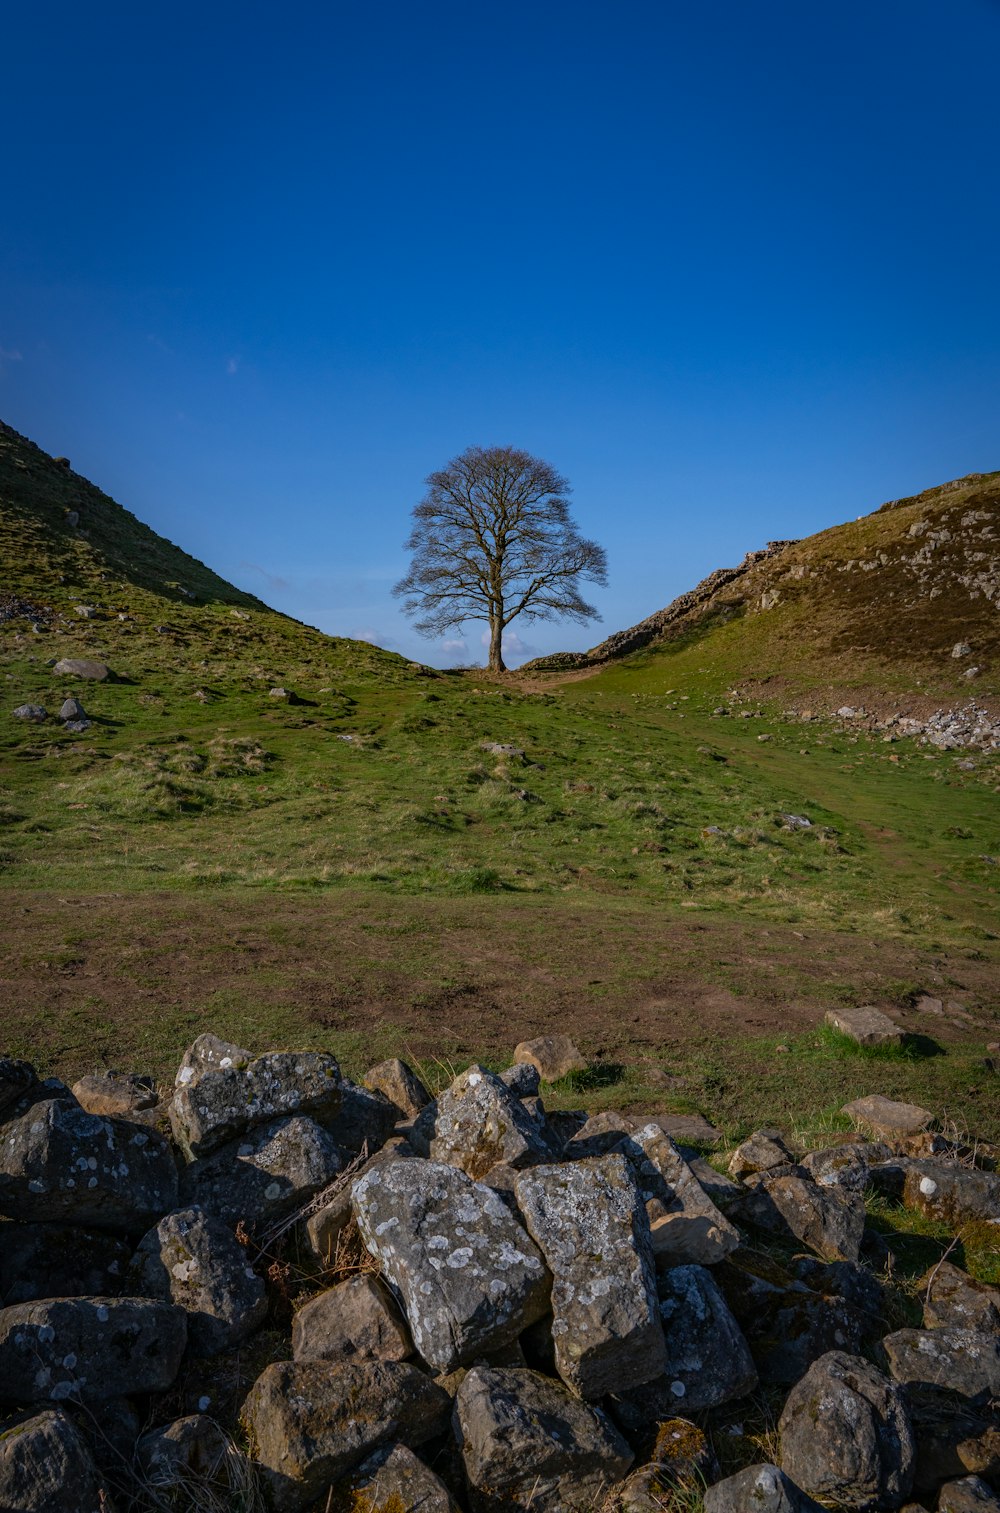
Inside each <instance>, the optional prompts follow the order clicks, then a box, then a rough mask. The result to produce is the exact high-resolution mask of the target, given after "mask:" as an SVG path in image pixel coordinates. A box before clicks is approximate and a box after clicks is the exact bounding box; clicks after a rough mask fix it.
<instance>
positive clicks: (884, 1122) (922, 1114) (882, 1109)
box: [841, 1093, 934, 1140]
mask: <svg viewBox="0 0 1000 1513" xmlns="http://www.w3.org/2000/svg"><path fill="white" fill-rule="evenodd" d="M841 1113H842V1114H846V1115H847V1117H848V1118H849V1119H852V1120H853V1121H854V1123H855V1125H856V1126H857V1127H858V1128H859V1129H863V1130H866V1131H867V1132H868V1133H869V1134H871V1135H874V1137H875V1139H876V1140H897V1139H899V1137H900V1136H901V1135H916V1134H919V1133H920V1131H921V1130H924V1129H927V1127H928V1125H930V1124H931V1123H932V1122H933V1119H934V1115H933V1114H932V1113H931V1111H930V1109H926V1108H921V1107H920V1105H919V1104H917V1103H897V1102H895V1101H894V1100H893V1099H892V1098H883V1097H882V1095H881V1094H880V1093H869V1094H868V1096H867V1097H865V1098H855V1100H854V1102H853V1103H845V1105H844V1107H843V1108H842V1109H841Z"/></svg>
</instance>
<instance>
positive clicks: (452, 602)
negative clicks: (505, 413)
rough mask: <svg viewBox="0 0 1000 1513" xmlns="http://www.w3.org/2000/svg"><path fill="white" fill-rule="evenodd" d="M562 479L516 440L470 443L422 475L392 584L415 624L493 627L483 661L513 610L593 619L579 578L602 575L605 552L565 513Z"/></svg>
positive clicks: (497, 650) (493, 661)
mask: <svg viewBox="0 0 1000 1513" xmlns="http://www.w3.org/2000/svg"><path fill="white" fill-rule="evenodd" d="M569 492H570V487H569V484H568V483H567V482H566V479H565V478H563V477H561V476H560V474H559V473H557V472H556V470H555V468H553V467H550V466H549V464H548V463H547V462H542V461H541V459H540V458H538V457H532V456H530V454H529V453H528V452H522V451H520V450H519V449H518V448H517V447H469V448H468V449H467V450H466V451H464V452H463V453H462V455H461V456H460V457H456V458H454V459H453V460H452V461H451V462H449V464H448V466H447V467H446V468H442V469H441V471H440V472H437V473H431V475H430V477H429V478H428V479H427V493H426V494H425V496H424V498H423V499H422V500H421V502H420V503H419V504H418V505H416V506H415V507H414V510H413V518H414V526H413V530H412V531H411V533H410V536H409V539H408V540H407V542H406V549H407V551H409V552H412V553H413V560H412V561H411V563H410V570H409V572H408V573H407V575H406V577H405V578H403V579H402V580H401V581H400V582H399V583H397V584H396V586H395V588H394V590H393V592H394V593H396V594H399V595H402V596H403V608H404V609H405V611H406V613H407V614H408V615H419V617H420V618H419V619H418V620H416V622H415V623H416V628H417V630H419V631H420V633H421V634H422V635H425V636H436V635H440V634H441V632H442V631H445V630H448V629H449V628H450V627H452V626H456V625H461V624H462V623H463V621H465V620H486V621H487V622H488V624H489V627H490V669H491V671H493V672H504V671H506V669H505V667H504V660H503V652H502V638H503V633H504V630H505V629H506V627H507V626H508V625H509V624H510V622H511V621H512V620H514V619H516V618H517V617H518V616H519V615H523V617H524V619H525V620H528V621H530V620H556V619H560V618H562V617H565V618H566V619H568V620H576V621H577V622H578V623H579V624H581V625H582V624H584V623H585V622H586V621H587V620H599V619H600V615H599V614H598V613H597V610H596V609H595V608H594V606H593V605H592V604H588V603H587V602H586V600H585V599H583V598H582V597H581V594H580V583H581V582H587V583H606V582H607V557H606V555H605V552H604V548H603V547H602V546H598V545H597V542H596V541H586V540H585V539H584V538H583V537H582V536H581V535H580V534H579V532H578V530H577V528H576V526H575V525H574V523H573V520H572V518H571V516H570V512H569V505H568V503H567V497H566V496H567V495H568V494H569Z"/></svg>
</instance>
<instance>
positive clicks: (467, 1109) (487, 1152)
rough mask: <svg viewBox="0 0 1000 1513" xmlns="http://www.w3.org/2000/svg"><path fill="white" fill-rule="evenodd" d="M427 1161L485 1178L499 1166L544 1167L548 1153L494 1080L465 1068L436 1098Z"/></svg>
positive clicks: (512, 1098)
mask: <svg viewBox="0 0 1000 1513" xmlns="http://www.w3.org/2000/svg"><path fill="white" fill-rule="evenodd" d="M430 1151H431V1159H432V1160H434V1161H443V1162H446V1163H447V1164H448V1165H449V1166H457V1167H459V1168H460V1169H461V1170H462V1171H464V1172H465V1174H466V1175H467V1176H469V1177H472V1178H473V1179H475V1180H478V1179H479V1178H480V1177H485V1176H486V1174H487V1172H488V1171H489V1170H490V1168H491V1167H492V1166H496V1165H498V1163H499V1162H501V1161H503V1162H505V1163H506V1165H508V1166H515V1167H518V1168H520V1167H524V1166H531V1165H534V1164H537V1163H538V1162H541V1161H545V1160H547V1159H548V1157H549V1151H548V1149H547V1147H546V1145H545V1143H544V1141H543V1140H542V1139H541V1137H540V1136H539V1133H538V1130H537V1128H536V1126H535V1123H534V1121H533V1120H532V1119H531V1117H530V1115H529V1114H528V1113H527V1112H526V1111H525V1109H524V1108H523V1107H522V1106H521V1102H520V1100H519V1099H518V1098H516V1097H515V1096H514V1094H513V1093H512V1092H511V1091H510V1089H509V1088H507V1087H505V1086H504V1084H503V1083H502V1082H501V1081H500V1078H499V1077H495V1076H494V1075H493V1073H492V1072H487V1071H486V1070H485V1069H484V1068H483V1067H481V1066H476V1065H473V1066H470V1067H469V1068H468V1070H467V1071H465V1072H462V1073H461V1075H460V1076H458V1077H456V1078H455V1080H454V1082H453V1083H452V1084H451V1086H450V1087H449V1088H446V1089H445V1091H444V1092H443V1093H442V1094H441V1095H440V1096H439V1098H438V1101H437V1117H436V1119H435V1121H434V1139H433V1140H432V1141H431V1146H430Z"/></svg>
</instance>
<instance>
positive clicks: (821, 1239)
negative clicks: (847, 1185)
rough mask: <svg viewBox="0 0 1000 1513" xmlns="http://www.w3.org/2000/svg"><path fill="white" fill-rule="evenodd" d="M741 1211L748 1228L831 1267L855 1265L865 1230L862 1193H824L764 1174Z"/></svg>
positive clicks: (797, 1179) (799, 1179) (800, 1179)
mask: <svg viewBox="0 0 1000 1513" xmlns="http://www.w3.org/2000/svg"><path fill="white" fill-rule="evenodd" d="M751 1181H752V1182H753V1184H754V1185H753V1187H752V1190H751V1191H749V1192H748V1193H747V1196H746V1198H745V1199H744V1200H743V1201H742V1203H741V1204H740V1206H739V1210H738V1214H739V1217H740V1219H742V1220H743V1221H744V1222H745V1223H747V1224H750V1225H752V1226H753V1227H754V1228H755V1229H760V1230H763V1231H764V1232H765V1233H767V1234H772V1235H775V1236H777V1237H778V1238H779V1239H783V1240H788V1239H794V1240H798V1241H800V1242H801V1243H802V1244H803V1245H808V1246H809V1249H810V1250H814V1251H815V1252H816V1254H817V1255H819V1256H823V1257H824V1259H825V1260H827V1261H856V1260H857V1259H858V1256H859V1254H860V1251H861V1237H862V1235H863V1234H864V1229H865V1206H864V1201H863V1198H862V1196H861V1194H859V1193H850V1192H846V1191H845V1190H844V1189H843V1188H839V1187H821V1186H820V1185H819V1184H818V1183H816V1182H813V1181H811V1180H809V1179H807V1178H805V1177H804V1176H798V1175H794V1174H789V1175H787V1176H781V1175H775V1174H774V1173H770V1172H764V1173H761V1174H759V1175H758V1176H757V1178H756V1179H751Z"/></svg>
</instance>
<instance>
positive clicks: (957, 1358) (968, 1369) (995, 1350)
mask: <svg viewBox="0 0 1000 1513" xmlns="http://www.w3.org/2000/svg"><path fill="white" fill-rule="evenodd" d="M882 1350H883V1351H884V1353H885V1358H886V1360H887V1361H888V1364H889V1370H890V1372H891V1373H892V1375H893V1377H894V1378H895V1379H896V1381H897V1382H899V1383H900V1384H901V1385H902V1386H904V1387H907V1388H910V1387H920V1386H929V1387H947V1388H948V1389H949V1390H950V1391H952V1392H957V1393H959V1394H960V1395H961V1396H962V1397H963V1398H967V1399H969V1400H970V1401H975V1400H976V1399H978V1400H980V1401H982V1402H986V1401H988V1400H989V1399H990V1398H992V1397H996V1398H1000V1334H986V1333H984V1332H983V1331H981V1330H978V1329H897V1330H896V1331H895V1333H894V1334H887V1335H886V1336H885V1337H884V1339H883V1340H882Z"/></svg>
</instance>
